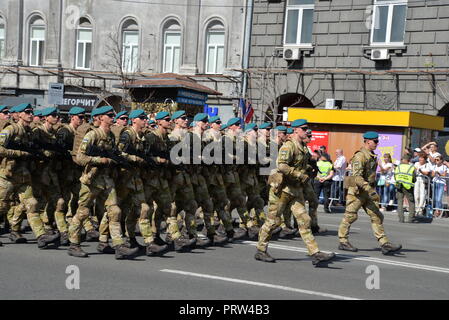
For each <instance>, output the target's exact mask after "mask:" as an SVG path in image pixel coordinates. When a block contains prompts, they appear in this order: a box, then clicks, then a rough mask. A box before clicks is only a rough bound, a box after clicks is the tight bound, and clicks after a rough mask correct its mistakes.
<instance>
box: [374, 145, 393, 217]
mask: <svg viewBox="0 0 449 320" xmlns="http://www.w3.org/2000/svg"><path fill="white" fill-rule="evenodd" d="M379 167H380V176H379V180H378V182H377V186H378V187H380V194H381V201H380V202H381V203H380V205H381V207H380V209H381V210H386V206H387V205H393V203H394V194H395V187H394V165H393V161H392V159H391V155H390V154H389V153H385V154H384V156H383V160H382V161H381V162H380V163H379Z"/></svg>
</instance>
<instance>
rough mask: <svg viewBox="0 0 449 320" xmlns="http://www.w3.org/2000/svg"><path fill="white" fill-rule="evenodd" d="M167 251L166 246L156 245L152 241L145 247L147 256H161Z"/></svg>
mask: <svg viewBox="0 0 449 320" xmlns="http://www.w3.org/2000/svg"><path fill="white" fill-rule="evenodd" d="M167 251H168V245H166V244H164V245H158V244H156V243H155V242H154V241H153V242H151V243H150V244H148V245H147V247H146V254H147V256H149V257H151V256H162V255H163V254H165V253H166V252H167Z"/></svg>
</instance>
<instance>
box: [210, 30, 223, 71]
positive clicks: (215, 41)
mask: <svg viewBox="0 0 449 320" xmlns="http://www.w3.org/2000/svg"><path fill="white" fill-rule="evenodd" d="M224 53H225V30H224V26H223V24H221V23H220V22H214V23H211V24H210V25H209V26H208V28H207V33H206V73H223V68H224V61H225V54H224Z"/></svg>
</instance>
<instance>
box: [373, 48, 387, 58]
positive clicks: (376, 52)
mask: <svg viewBox="0 0 449 320" xmlns="http://www.w3.org/2000/svg"><path fill="white" fill-rule="evenodd" d="M388 59H390V54H389V53H388V49H372V50H371V60H388Z"/></svg>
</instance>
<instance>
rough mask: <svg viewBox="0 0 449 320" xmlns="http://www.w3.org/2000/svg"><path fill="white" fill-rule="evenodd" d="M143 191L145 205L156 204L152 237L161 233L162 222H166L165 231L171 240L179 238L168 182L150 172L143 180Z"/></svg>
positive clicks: (152, 220) (179, 233) (174, 207)
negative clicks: (152, 202) (151, 202)
mask: <svg viewBox="0 0 449 320" xmlns="http://www.w3.org/2000/svg"><path fill="white" fill-rule="evenodd" d="M143 182H144V191H145V199H146V203H148V204H149V203H150V201H154V202H155V203H156V207H157V208H156V210H154V214H153V216H152V219H151V227H152V232H153V235H158V234H160V232H161V223H162V221H164V220H166V221H167V225H168V227H167V231H168V234H169V235H170V237H171V238H172V239H173V240H176V239H178V238H180V237H181V232H180V231H179V227H178V223H177V220H176V216H177V212H176V205H175V203H174V201H173V197H172V194H171V190H170V188H169V186H168V181H167V179H165V178H164V177H163V176H162V175H161V174H158V173H156V172H150V173H149V175H147V176H146V177H145V178H144V181H143Z"/></svg>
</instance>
